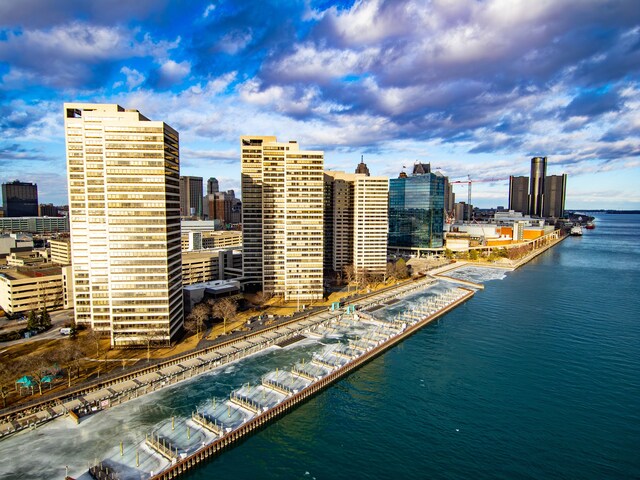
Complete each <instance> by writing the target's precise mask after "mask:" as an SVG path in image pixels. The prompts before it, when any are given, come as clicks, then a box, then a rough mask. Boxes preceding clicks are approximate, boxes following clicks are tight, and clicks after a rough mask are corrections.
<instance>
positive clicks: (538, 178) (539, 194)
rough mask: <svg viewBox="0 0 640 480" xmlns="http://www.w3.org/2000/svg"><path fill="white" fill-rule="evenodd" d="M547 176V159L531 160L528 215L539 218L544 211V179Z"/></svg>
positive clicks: (537, 158) (534, 158) (536, 158)
mask: <svg viewBox="0 0 640 480" xmlns="http://www.w3.org/2000/svg"><path fill="white" fill-rule="evenodd" d="M546 176H547V157H533V158H532V159H531V185H530V189H529V215H531V216H532V217H541V216H542V211H543V210H544V177H546Z"/></svg>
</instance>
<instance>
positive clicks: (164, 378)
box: [0, 277, 434, 439]
mask: <svg viewBox="0 0 640 480" xmlns="http://www.w3.org/2000/svg"><path fill="white" fill-rule="evenodd" d="M433 282H434V280H433V279H431V278H429V277H425V278H421V279H417V280H414V281H411V282H408V283H406V284H403V285H400V286H397V287H394V288H391V289H388V290H384V291H382V292H377V293H372V294H369V295H366V296H364V298H360V299H355V300H354V301H353V303H352V305H355V306H357V307H362V306H364V305H377V304H380V303H382V302H384V301H387V300H389V299H393V298H397V297H399V296H401V295H406V294H407V293H409V292H411V291H415V290H418V289H423V288H426V287H427V286H429V285H431V284H432V283H433ZM341 314H342V312H341V311H338V310H336V311H330V310H323V311H321V312H319V313H313V314H312V315H308V316H305V317H302V318H295V319H292V320H289V321H286V322H283V323H281V324H278V325H274V326H269V327H266V328H264V329H261V330H260V331H257V332H253V333H249V334H245V335H242V336H239V337H237V338H233V339H231V340H229V341H227V342H224V343H221V344H218V345H214V346H211V347H208V348H206V349H203V350H199V351H196V352H192V353H189V354H186V355H181V356H179V357H177V358H173V359H170V360H167V361H164V362H161V363H159V364H154V365H150V366H148V367H145V368H143V369H140V370H137V371H134V372H130V373H126V374H124V375H120V376H117V377H115V378H111V379H107V380H105V381H103V382H100V383H98V384H96V385H91V386H85V387H80V388H77V389H73V390H72V391H71V392H67V393H63V394H62V395H60V396H58V397H55V398H51V399H46V400H42V401H40V402H36V403H35V404H33V405H27V406H22V407H17V408H15V409H9V410H8V411H7V412H6V413H4V415H2V416H0V439H2V438H3V437H6V436H8V435H12V434H14V433H16V432H19V431H21V430H25V429H28V428H36V427H37V426H39V425H42V424H43V423H46V422H49V421H51V420H53V419H55V418H58V417H61V416H64V415H69V416H70V417H71V418H72V419H73V420H76V421H78V420H79V419H80V418H81V417H82V416H85V415H88V414H92V413H96V412H99V411H100V410H104V409H107V408H111V407H113V406H116V405H119V404H121V403H124V402H126V401H128V400H132V399H135V398H138V397H140V396H142V395H145V394H147V393H151V392H154V391H156V390H159V389H161V388H163V387H165V386H169V385H173V384H175V383H178V382H180V381H183V380H186V379H189V378H192V377H193V376H196V375H199V374H202V373H205V372H208V371H210V370H212V369H214V368H218V367H220V366H222V365H225V364H227V363H231V362H234V361H236V360H239V359H241V358H244V357H247V356H249V355H252V354H254V353H257V352H259V351H262V350H264V349H265V348H268V347H271V346H273V345H276V344H278V343H281V342H286V341H287V340H289V339H293V338H295V337H297V336H300V335H304V334H305V333H307V332H308V331H309V330H310V329H312V328H314V327H316V326H317V325H319V324H322V323H324V322H327V321H330V320H332V319H334V318H336V317H338V316H339V315H341Z"/></svg>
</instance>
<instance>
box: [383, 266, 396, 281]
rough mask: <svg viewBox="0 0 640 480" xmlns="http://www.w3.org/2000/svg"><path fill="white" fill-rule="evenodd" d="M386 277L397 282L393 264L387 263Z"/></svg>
mask: <svg viewBox="0 0 640 480" xmlns="http://www.w3.org/2000/svg"><path fill="white" fill-rule="evenodd" d="M385 277H386V278H387V279H389V280H390V279H393V280H396V269H395V265H394V263H393V262H387V269H386V273H385Z"/></svg>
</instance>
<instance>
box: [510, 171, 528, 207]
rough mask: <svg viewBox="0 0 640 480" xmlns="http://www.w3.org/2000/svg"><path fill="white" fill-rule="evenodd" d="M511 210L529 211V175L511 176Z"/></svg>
mask: <svg viewBox="0 0 640 480" xmlns="http://www.w3.org/2000/svg"><path fill="white" fill-rule="evenodd" d="M509 210H514V211H516V212H521V213H524V214H527V213H528V212H529V177H514V176H513V175H512V176H510V177H509Z"/></svg>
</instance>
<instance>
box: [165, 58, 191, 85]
mask: <svg viewBox="0 0 640 480" xmlns="http://www.w3.org/2000/svg"><path fill="white" fill-rule="evenodd" d="M189 72H191V63H189V62H188V61H186V60H185V61H183V62H180V63H177V62H175V61H173V60H167V61H166V62H164V63H163V64H162V66H161V67H160V77H161V83H162V84H163V85H172V84H175V83H179V82H181V81H182V80H183V79H184V78H185V77H186V76H187V75H189Z"/></svg>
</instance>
